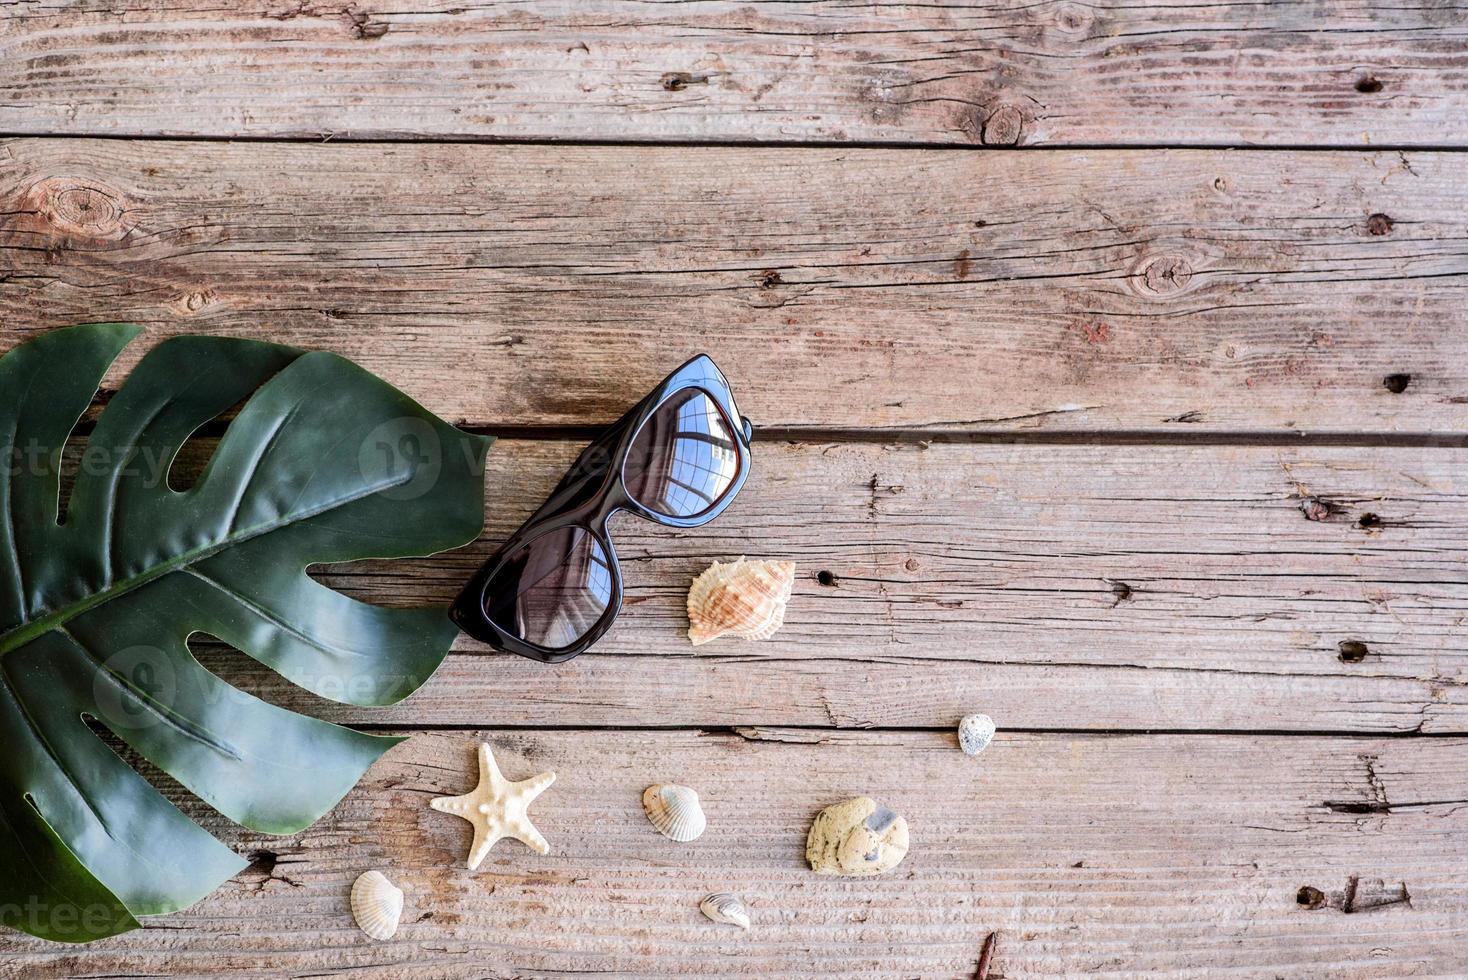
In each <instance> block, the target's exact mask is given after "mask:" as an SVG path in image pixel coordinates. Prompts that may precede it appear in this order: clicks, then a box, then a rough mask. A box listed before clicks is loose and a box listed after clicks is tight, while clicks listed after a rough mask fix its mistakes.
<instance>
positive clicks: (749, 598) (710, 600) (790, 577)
mask: <svg viewBox="0 0 1468 980" xmlns="http://www.w3.org/2000/svg"><path fill="white" fill-rule="evenodd" d="M794 586H795V563H794V562H791V561H745V560H744V559H743V558H740V559H739V560H738V561H734V562H717V561H716V562H714V563H713V564H712V565H710V566H709V567H708V568H707V569H705V570H704V573H703V574H702V575H700V576H699V577H698V578H696V579H694V580H693V587H692V588H690V589H689V590H688V639H689V640H691V641H692V642H693V645H694V646H699V645H701V644H704V643H707V642H709V641H710V640H713V639H717V638H718V637H720V636H723V635H725V634H729V635H731V636H742V637H744V638H745V639H746V640H765V639H769V638H770V637H771V636H773V635H774V633H775V631H776V630H777V629H779V628H780V624H782V623H783V622H784V621H785V605H786V604H787V603H788V602H789V601H790V592H791V589H793V588H794Z"/></svg>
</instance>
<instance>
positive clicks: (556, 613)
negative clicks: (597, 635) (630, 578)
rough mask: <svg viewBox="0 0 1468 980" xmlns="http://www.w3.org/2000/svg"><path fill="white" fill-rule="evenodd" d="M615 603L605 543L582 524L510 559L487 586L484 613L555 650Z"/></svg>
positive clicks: (510, 630)
mask: <svg viewBox="0 0 1468 980" xmlns="http://www.w3.org/2000/svg"><path fill="white" fill-rule="evenodd" d="M611 601H612V573H611V569H610V568H609V567H608V563H607V556H606V553H605V552H604V551H602V548H601V545H600V544H598V543H597V540H596V538H595V537H593V536H592V535H591V533H590V532H588V531H586V530H584V529H582V528H579V527H563V528H557V529H556V530H554V531H547V532H546V533H544V534H542V535H540V536H538V537H536V538H535V539H533V540H531V541H529V542H527V543H526V544H525V545H523V546H521V547H520V548H518V549H516V550H515V552H514V553H513V554H511V555H510V556H509V557H508V558H507V559H506V561H505V563H504V564H503V565H501V566H500V568H499V571H497V572H495V574H494V577H493V578H491V579H490V580H489V586H488V588H486V589H485V598H484V613H485V615H486V616H488V617H489V619H490V620H491V621H492V622H493V623H494V624H495V625H496V626H498V627H499V628H500V629H502V630H504V631H505V632H506V633H509V634H511V635H512V636H517V637H519V638H520V639H522V640H524V641H526V642H527V643H534V644H536V645H537V646H542V647H545V648H547V649H550V650H556V649H560V648H562V647H568V646H570V645H571V644H573V643H575V642H576V641H577V640H579V639H581V637H583V636H585V635H586V634H587V633H588V632H590V630H591V628H592V627H593V626H595V625H596V624H597V622H598V621H599V620H600V619H601V617H602V614H603V613H605V612H606V610H607V606H609V605H610V604H611Z"/></svg>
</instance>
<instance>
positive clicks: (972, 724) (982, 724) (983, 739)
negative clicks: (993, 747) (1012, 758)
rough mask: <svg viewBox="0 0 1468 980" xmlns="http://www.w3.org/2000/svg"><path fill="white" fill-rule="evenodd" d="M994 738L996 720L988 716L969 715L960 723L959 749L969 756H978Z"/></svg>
mask: <svg viewBox="0 0 1468 980" xmlns="http://www.w3.org/2000/svg"><path fill="white" fill-rule="evenodd" d="M993 738H994V719H993V718H990V717H989V716H988V715H968V716H967V717H965V718H964V719H963V721H961V722H959V723H958V747H959V748H961V749H963V751H964V752H966V753H968V754H969V755H978V754H979V753H980V752H982V751H984V750H985V749H987V748H988V747H989V742H990V741H991V740H993Z"/></svg>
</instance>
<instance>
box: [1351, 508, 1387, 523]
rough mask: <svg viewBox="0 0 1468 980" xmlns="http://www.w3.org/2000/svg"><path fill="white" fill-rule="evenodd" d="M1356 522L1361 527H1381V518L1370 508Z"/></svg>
mask: <svg viewBox="0 0 1468 980" xmlns="http://www.w3.org/2000/svg"><path fill="white" fill-rule="evenodd" d="M1356 523H1357V524H1359V525H1360V526H1361V527H1381V518H1380V517H1378V516H1377V515H1375V514H1373V513H1372V512H1371V511H1369V510H1368V511H1367V512H1366V513H1364V514H1362V515H1361V516H1360V517H1359V518H1358V519H1357V520H1356Z"/></svg>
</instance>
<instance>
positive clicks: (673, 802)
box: [642, 783, 708, 844]
mask: <svg viewBox="0 0 1468 980" xmlns="http://www.w3.org/2000/svg"><path fill="white" fill-rule="evenodd" d="M642 808H643V809H644V810H646V811H647V819H648V820H649V821H650V822H651V823H652V825H653V826H654V827H656V828H657V829H658V833H660V834H662V835H663V836H664V837H667V838H669V839H671V840H675V841H678V842H679V843H682V844H686V843H688V842H689V841H691V840H698V838H699V835H700V834H702V833H703V831H704V828H705V827H707V826H708V821H707V820H706V819H705V818H704V815H703V807H701V806H699V803H698V794H697V793H695V792H694V791H693V790H691V789H689V788H688V787H687V786H675V785H673V784H672V783H655V784H654V785H652V786H649V787H648V788H647V789H646V790H644V791H643V793H642Z"/></svg>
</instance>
